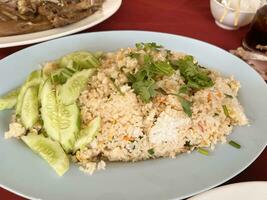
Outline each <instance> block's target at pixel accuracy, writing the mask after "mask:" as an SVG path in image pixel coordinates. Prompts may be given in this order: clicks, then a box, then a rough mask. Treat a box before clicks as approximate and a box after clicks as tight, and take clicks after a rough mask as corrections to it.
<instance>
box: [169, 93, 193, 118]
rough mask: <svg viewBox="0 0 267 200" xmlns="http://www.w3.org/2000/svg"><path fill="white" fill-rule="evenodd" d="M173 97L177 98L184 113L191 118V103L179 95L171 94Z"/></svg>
mask: <svg viewBox="0 0 267 200" xmlns="http://www.w3.org/2000/svg"><path fill="white" fill-rule="evenodd" d="M173 95H175V96H177V97H178V100H179V102H180V104H181V106H182V108H183V110H184V112H185V113H186V114H187V115H188V116H189V117H191V116H192V110H191V106H192V103H191V102H190V101H188V100H186V99H185V98H184V97H182V96H181V95H179V94H173Z"/></svg>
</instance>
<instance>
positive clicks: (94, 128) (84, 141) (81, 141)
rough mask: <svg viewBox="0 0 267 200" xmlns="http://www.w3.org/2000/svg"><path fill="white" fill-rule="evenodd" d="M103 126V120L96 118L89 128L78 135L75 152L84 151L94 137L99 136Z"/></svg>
mask: <svg viewBox="0 0 267 200" xmlns="http://www.w3.org/2000/svg"><path fill="white" fill-rule="evenodd" d="M100 126H101V118H100V117H96V118H95V119H93V120H92V121H91V122H90V123H89V124H88V126H87V127H85V128H84V129H82V130H81V131H80V133H79V135H78V138H77V140H76V142H75V145H74V152H75V151H77V150H78V149H83V148H84V147H85V146H86V145H88V144H89V143H90V142H92V140H93V139H94V137H95V136H96V135H97V134H98V132H99V129H100Z"/></svg>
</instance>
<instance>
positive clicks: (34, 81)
mask: <svg viewBox="0 0 267 200" xmlns="http://www.w3.org/2000/svg"><path fill="white" fill-rule="evenodd" d="M41 80H42V78H41V71H40V70H36V71H33V72H32V73H31V74H30V75H29V77H28V78H27V80H26V82H25V83H24V84H23V85H22V87H21V89H20V92H19V95H18V99H17V105H16V114H21V107H22V101H23V98H24V95H25V92H26V91H27V89H28V88H30V87H32V86H36V85H39V84H40V82H41Z"/></svg>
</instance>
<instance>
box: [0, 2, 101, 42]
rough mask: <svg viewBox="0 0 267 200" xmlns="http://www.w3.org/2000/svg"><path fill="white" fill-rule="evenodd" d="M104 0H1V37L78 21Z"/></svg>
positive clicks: (91, 12) (99, 6)
mask: <svg viewBox="0 0 267 200" xmlns="http://www.w3.org/2000/svg"><path fill="white" fill-rule="evenodd" d="M103 2H104V0H38V1H36V0H0V37H1V36H10V35H18V34H25V33H32V32H37V31H43V30H47V29H52V28H55V27H62V26H66V25H68V24H71V23H74V22H77V21H79V20H81V19H83V18H85V17H88V16H89V15H92V14H93V13H94V12H96V11H97V10H99V9H100V8H101V6H102V4H103Z"/></svg>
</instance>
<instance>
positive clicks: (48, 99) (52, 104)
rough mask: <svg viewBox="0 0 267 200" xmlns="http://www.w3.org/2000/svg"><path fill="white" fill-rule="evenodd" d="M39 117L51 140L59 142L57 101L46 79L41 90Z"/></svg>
mask: <svg viewBox="0 0 267 200" xmlns="http://www.w3.org/2000/svg"><path fill="white" fill-rule="evenodd" d="M40 99H41V116H42V119H43V122H44V128H45V130H46V132H47V134H48V135H49V137H51V138H52V139H53V140H56V141H60V135H59V131H58V119H57V100H56V93H55V89H54V88H53V85H52V83H51V81H50V79H48V80H47V81H46V82H45V83H44V85H43V87H42V90H41V93H40Z"/></svg>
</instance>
